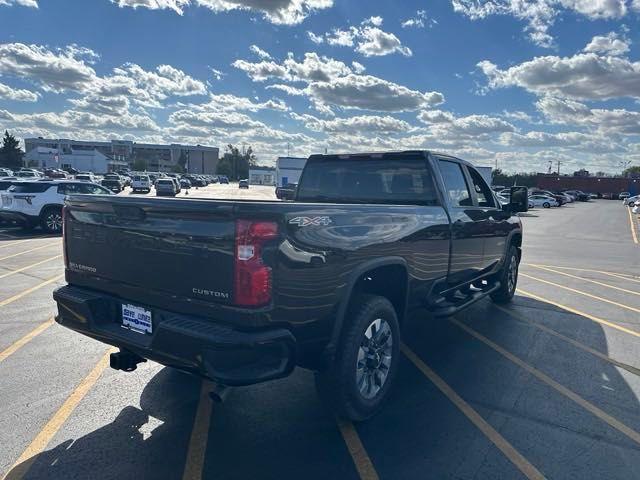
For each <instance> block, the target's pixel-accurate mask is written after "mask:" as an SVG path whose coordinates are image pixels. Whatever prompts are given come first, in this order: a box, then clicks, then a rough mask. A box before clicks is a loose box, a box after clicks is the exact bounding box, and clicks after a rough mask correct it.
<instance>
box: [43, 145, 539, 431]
mask: <svg viewBox="0 0 640 480" xmlns="http://www.w3.org/2000/svg"><path fill="white" fill-rule="evenodd" d="M527 205H528V201H527V190H526V188H523V187H514V188H513V189H512V192H511V203H510V204H508V205H505V206H501V204H500V202H499V201H498V200H497V198H496V197H495V195H494V193H493V192H492V190H491V189H490V188H489V186H488V185H487V184H486V183H485V181H484V180H483V178H482V176H481V175H480V174H479V173H478V171H477V170H476V169H475V168H474V167H473V166H472V165H470V164H469V163H467V162H465V161H462V160H459V159H457V158H454V157H451V156H447V155H442V154H437V153H432V152H427V151H407V152H394V153H382V154H377V153H376V154H357V155H314V156H311V157H310V158H309V160H308V161H307V164H306V167H305V169H304V171H303V173H302V177H301V179H300V182H299V185H298V188H297V191H296V195H295V200H294V201H292V202H279V201H275V200H274V201H243V200H233V201H230V200H229V201H226V200H210V199H194V198H189V199H157V198H144V199H143V198H132V197H113V196H83V195H72V196H69V197H68V198H67V200H66V206H65V208H64V253H65V265H66V281H67V283H68V285H66V286H63V287H61V288H59V289H58V290H56V291H55V293H54V299H55V300H56V301H57V303H58V315H57V317H56V320H57V322H58V323H60V324H61V325H64V326H66V327H68V328H70V329H73V330H75V331H78V332H80V333H83V334H85V335H88V336H90V337H93V338H95V339H98V340H101V341H103V342H105V343H108V344H111V345H115V346H116V347H119V348H120V352H118V353H114V354H113V355H112V358H111V366H112V367H114V368H117V369H121V370H125V371H131V370H133V369H135V367H136V365H137V364H138V363H140V362H141V361H144V360H145V359H152V360H155V361H157V362H160V363H162V364H164V365H168V366H171V367H176V368H179V369H182V370H184V371H188V372H191V373H195V374H198V375H201V376H203V377H206V378H209V379H211V380H213V381H214V382H216V384H218V385H230V386H236V385H249V384H253V383H258V382H262V381H266V380H271V379H275V378H280V377H284V376H287V375H288V374H289V373H291V371H292V370H293V368H294V367H296V366H300V367H304V368H308V369H312V370H314V371H315V372H317V373H316V380H317V381H316V383H317V386H318V389H319V391H320V393H321V394H322V396H323V397H324V398H327V399H328V400H329V401H330V402H331V404H332V405H333V406H334V407H335V408H336V409H337V411H338V412H339V413H340V414H341V415H344V416H346V417H348V418H351V419H353V420H363V419H366V418H368V417H370V416H371V415H373V414H374V413H375V412H376V411H377V410H378V409H379V408H380V406H381V404H382V403H383V401H384V400H385V398H386V397H387V396H388V393H389V390H390V388H391V385H392V384H393V381H394V377H395V376H396V370H397V367H398V363H399V356H400V351H399V347H400V343H401V340H400V332H401V327H402V323H403V321H404V319H405V318H406V317H407V312H409V311H410V310H412V309H415V308H421V309H424V308H426V309H427V310H428V311H430V312H431V313H432V314H433V315H436V316H438V315H451V314H453V313H455V312H457V311H459V310H460V309H462V308H464V307H466V306H468V305H470V304H471V303H473V302H475V301H477V300H479V299H481V298H483V297H485V296H491V298H492V299H493V301H496V302H508V301H509V300H511V298H512V296H513V294H514V291H515V287H516V281H517V274H518V264H519V261H520V249H521V244H522V227H521V223H520V219H519V218H518V216H515V215H514V213H516V212H519V211H526V209H527ZM425 318H429V316H428V315H427V316H425Z"/></svg>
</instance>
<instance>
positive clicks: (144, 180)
mask: <svg viewBox="0 0 640 480" xmlns="http://www.w3.org/2000/svg"><path fill="white" fill-rule="evenodd" d="M131 190H133V192H145V193H149V192H150V191H151V178H150V177H149V175H134V176H133V180H132V181H131Z"/></svg>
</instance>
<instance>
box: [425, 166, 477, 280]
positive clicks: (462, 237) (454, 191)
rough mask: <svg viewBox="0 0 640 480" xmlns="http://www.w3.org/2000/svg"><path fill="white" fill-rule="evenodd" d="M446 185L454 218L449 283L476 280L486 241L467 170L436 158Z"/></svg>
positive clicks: (447, 198) (447, 196) (447, 197)
mask: <svg viewBox="0 0 640 480" xmlns="http://www.w3.org/2000/svg"><path fill="white" fill-rule="evenodd" d="M435 158H436V160H437V162H438V165H439V167H440V173H441V175H442V181H443V183H444V194H445V201H446V202H447V204H448V210H449V216H450V217H451V255H450V259H449V275H448V277H447V279H448V281H449V283H451V284H457V283H462V282H465V281H470V280H473V279H474V278H475V277H476V276H477V275H478V274H479V272H480V271H481V270H482V269H483V267H484V262H483V255H484V240H483V238H482V231H481V229H480V228H479V226H478V223H477V222H476V219H477V214H478V212H477V208H476V207H475V205H474V197H472V195H471V189H470V188H469V184H468V180H467V178H468V177H467V174H466V172H465V170H464V166H463V165H462V164H461V163H459V162H457V161H455V159H452V158H449V157H435Z"/></svg>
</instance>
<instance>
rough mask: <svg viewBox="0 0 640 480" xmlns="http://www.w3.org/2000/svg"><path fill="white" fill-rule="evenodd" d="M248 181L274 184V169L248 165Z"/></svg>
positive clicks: (256, 183) (252, 183) (253, 183)
mask: <svg viewBox="0 0 640 480" xmlns="http://www.w3.org/2000/svg"><path fill="white" fill-rule="evenodd" d="M249 183H250V184H251V185H275V184H276V169H275V168H273V167H257V166H256V167H250V168H249Z"/></svg>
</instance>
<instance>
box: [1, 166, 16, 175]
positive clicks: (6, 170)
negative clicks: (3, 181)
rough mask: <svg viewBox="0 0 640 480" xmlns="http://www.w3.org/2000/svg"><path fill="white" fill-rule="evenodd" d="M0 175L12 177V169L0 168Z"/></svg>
mask: <svg viewBox="0 0 640 480" xmlns="http://www.w3.org/2000/svg"><path fill="white" fill-rule="evenodd" d="M0 177H13V171H12V170H9V169H8V168H0Z"/></svg>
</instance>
